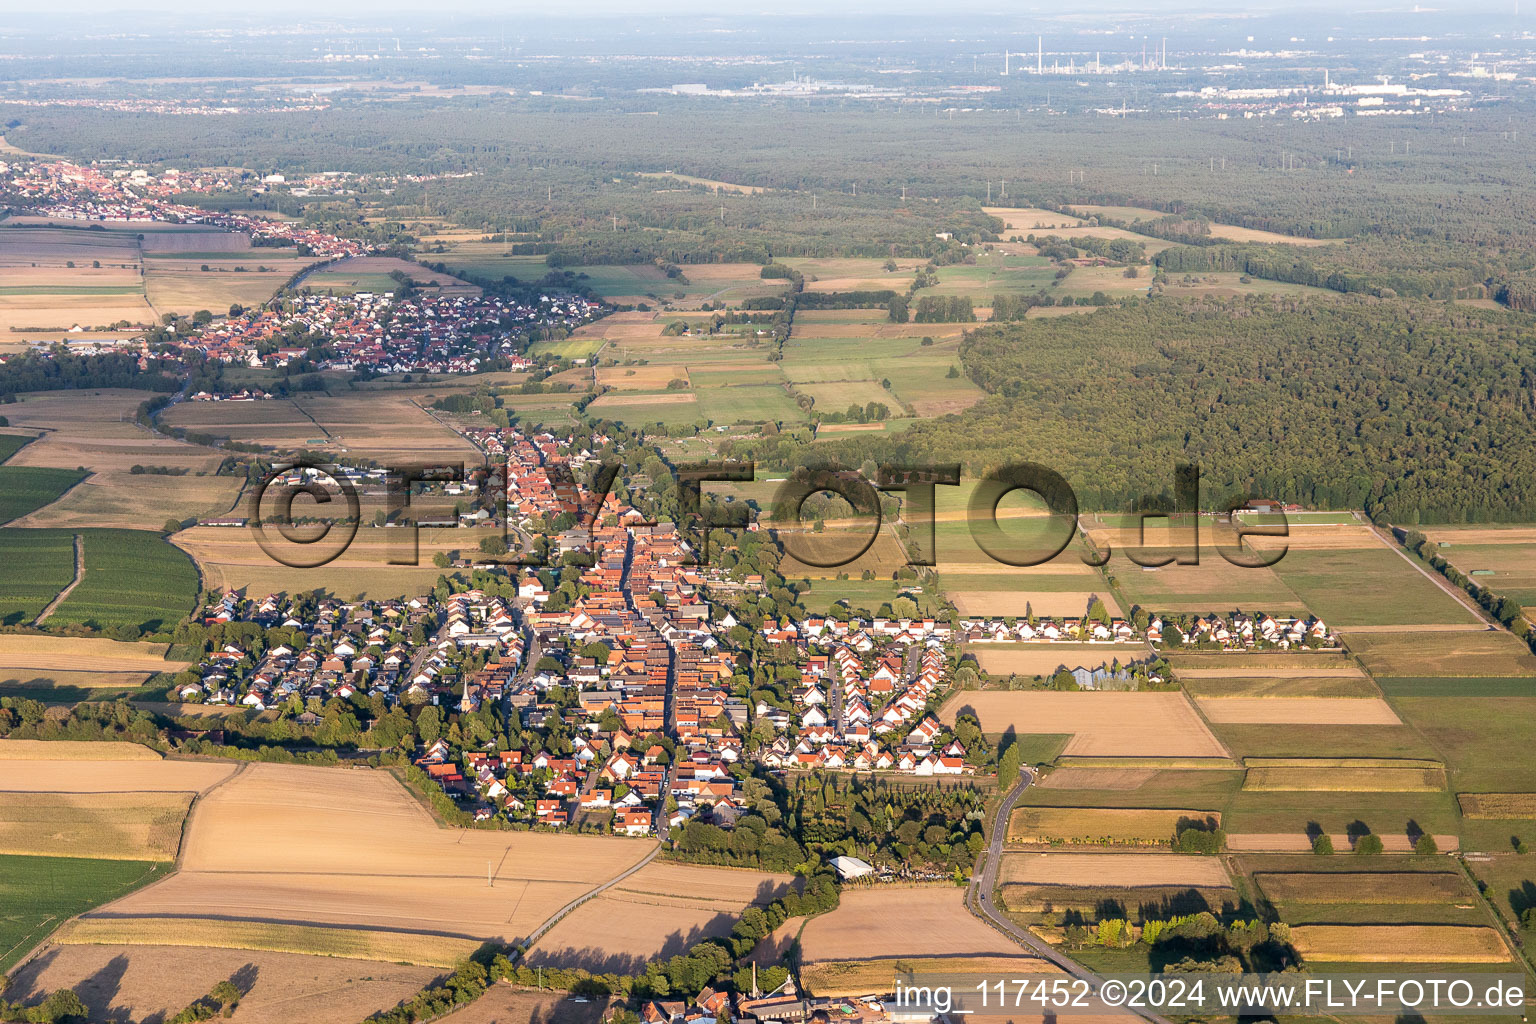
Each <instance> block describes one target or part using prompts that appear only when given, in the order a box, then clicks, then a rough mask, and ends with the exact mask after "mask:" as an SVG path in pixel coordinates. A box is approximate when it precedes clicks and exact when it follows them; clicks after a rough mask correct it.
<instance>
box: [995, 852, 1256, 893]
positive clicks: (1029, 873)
mask: <svg viewBox="0 0 1536 1024" xmlns="http://www.w3.org/2000/svg"><path fill="white" fill-rule="evenodd" d="M998 882H999V884H1001V885H1021V884H1027V885H1083V886H1115V887H1124V888H1134V887H1136V886H1143V885H1173V886H1190V887H1193V888H1208V889H1227V888H1231V886H1232V881H1231V879H1229V878H1228V877H1227V872H1226V869H1225V868H1224V867H1222V864H1221V860H1220V859H1219V858H1216V857H1197V856H1191V855H1185V854H1176V853H1005V854H1003V862H1002V866H1001V868H1000V870H999V873H998Z"/></svg>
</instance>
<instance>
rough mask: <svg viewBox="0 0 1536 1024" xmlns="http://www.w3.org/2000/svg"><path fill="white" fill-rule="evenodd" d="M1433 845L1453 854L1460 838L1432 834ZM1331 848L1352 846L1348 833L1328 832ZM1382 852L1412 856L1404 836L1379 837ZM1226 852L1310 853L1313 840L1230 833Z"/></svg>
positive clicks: (1279, 834)
mask: <svg viewBox="0 0 1536 1024" xmlns="http://www.w3.org/2000/svg"><path fill="white" fill-rule="evenodd" d="M1433 835H1434V838H1435V845H1436V846H1437V847H1438V848H1439V850H1440V852H1441V853H1455V852H1456V851H1457V850H1459V849H1461V837H1460V836H1456V835H1452V834H1449V833H1440V832H1436V833H1433ZM1328 838H1329V839H1331V840H1333V848H1334V849H1335V850H1337V851H1339V852H1340V853H1341V854H1342V853H1344V852H1346V851H1348V850H1349V849H1350V848H1351V847H1352V846H1353V840H1352V839H1351V838H1350V836H1349V834H1348V833H1347V832H1330V833H1328ZM1381 847H1382V852H1384V853H1405V854H1406V853H1412V852H1413V843H1411V842H1409V841H1408V837H1407V836H1406V835H1397V834H1387V835H1382V836H1381ZM1227 850H1228V851H1230V852H1232V853H1305V854H1311V852H1312V837H1311V836H1309V835H1308V834H1307V833H1306V832H1303V831H1296V832H1229V833H1227Z"/></svg>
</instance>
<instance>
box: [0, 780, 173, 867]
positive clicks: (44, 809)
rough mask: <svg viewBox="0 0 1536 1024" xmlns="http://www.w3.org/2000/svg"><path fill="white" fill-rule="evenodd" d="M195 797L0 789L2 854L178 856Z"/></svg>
mask: <svg viewBox="0 0 1536 1024" xmlns="http://www.w3.org/2000/svg"><path fill="white" fill-rule="evenodd" d="M3 776H4V773H3V772H0V785H3V784H4V783H3ZM191 802H192V794H190V793H134V794H115V793H76V794H64V793H5V792H0V853H10V854H27V855H33V856H43V857H101V858H105V859H108V860H175V859H176V849H177V847H178V846H179V845H180V844H181V823H182V821H183V820H184V819H185V818H186V816H187V808H188V807H189V805H190V804H191Z"/></svg>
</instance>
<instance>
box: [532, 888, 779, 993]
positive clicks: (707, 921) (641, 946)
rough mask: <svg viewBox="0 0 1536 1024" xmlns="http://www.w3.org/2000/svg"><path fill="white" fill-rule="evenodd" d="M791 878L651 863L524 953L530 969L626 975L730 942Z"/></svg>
mask: <svg viewBox="0 0 1536 1024" xmlns="http://www.w3.org/2000/svg"><path fill="white" fill-rule="evenodd" d="M790 881H791V878H790V876H788V875H773V874H768V873H766V872H761V871H746V870H739V869H734V868H717V867H706V866H702V865H694V864H676V863H671V862H667V861H653V862H652V863H650V864H647V865H646V866H645V867H643V868H641V869H640V870H639V871H637V872H635V874H633V875H630V876H629V877H628V878H626V879H624V881H622V882H620V883H619V884H618V885H616V886H614V887H613V888H611V889H608V890H606V891H604V892H603V894H602V895H600V896H598V897H596V898H595V899H591V900H588V901H587V902H586V903H583V904H582V905H581V906H580V907H577V908H576V909H575V910H574V911H572V912H571V913H570V914H568V915H567V916H566V917H564V918H562V919H561V920H560V923H559V924H557V925H555V927H553V928H551V929H550V930H549V931H548V932H546V933H545V934H544V935H543V936H542V937H540V939H539V941H538V942H537V943H535V945H534V947H533V948H532V949H531V950H530V951H529V954H528V955H529V962H530V963H533V964H559V965H561V966H567V967H570V966H577V967H585V968H587V969H588V970H591V971H597V972H605V971H609V970H617V971H627V970H631V969H633V968H634V966H635V965H636V964H644V963H646V962H648V961H650V960H656V959H666V958H667V957H670V956H673V955H675V954H677V953H682V952H686V951H687V950H688V949H689V948H691V947H692V946H693V945H695V944H696V943H698V942H702V941H703V940H704V939H708V938H715V937H718V936H722V935H729V934H730V931H731V928H732V927H734V926H735V924H736V921H737V919H738V918H740V916H741V912H742V911H743V910H744V909H746V908H747V907H748V906H765V905H767V904H768V903H771V902H773V900H775V899H777V898H778V897H779V896H781V895H783V894H784V892H785V891H787V889H788V885H789V883H790Z"/></svg>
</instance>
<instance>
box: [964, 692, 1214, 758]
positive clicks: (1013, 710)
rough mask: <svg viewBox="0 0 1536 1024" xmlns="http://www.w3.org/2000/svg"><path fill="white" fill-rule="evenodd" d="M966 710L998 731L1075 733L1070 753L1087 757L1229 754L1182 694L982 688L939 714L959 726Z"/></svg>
mask: <svg viewBox="0 0 1536 1024" xmlns="http://www.w3.org/2000/svg"><path fill="white" fill-rule="evenodd" d="M962 711H970V712H971V713H972V714H975V715H976V717H977V720H978V721H979V722H980V723H981V727H982V730H983V731H985V732H987V733H991V734H999V733H1002V732H1005V731H1007V730H1008V729H1010V728H1012V729H1013V730H1015V731H1016V732H1020V733H1072V734H1073V736H1072V740H1071V742H1070V743H1068V744H1067V747H1066V749H1065V751H1063V753H1064V754H1066V755H1069V756H1070V755H1076V756H1084V757H1185V758H1195V757H1225V756H1226V755H1227V751H1226V748H1225V747H1223V746H1222V745H1221V742H1220V741H1219V740H1217V739H1216V737H1215V736H1213V735H1211V732H1210V730H1209V729H1207V728H1206V727H1205V723H1204V722H1202V721H1201V720H1200V717H1199V716H1198V715H1197V714H1195V709H1194V707H1193V706H1192V705H1191V704H1190V702H1189V698H1187V697H1186V696H1184V694H1182V693H1090V692H1080V693H1070V692H1057V691H1052V690H981V691H968V692H963V693H957V694H956V695H955V696H954V697H952V698H951V699H950V700H949V701H948V702H947V703H946V704H945V705H944V708H943V710H942V711H941V712H940V717H941V718H942V719H943V721H944V722H945V723H946V724H951V725H952V724H954V721H955V716H956V715H958V714H959V713H960V712H962Z"/></svg>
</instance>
